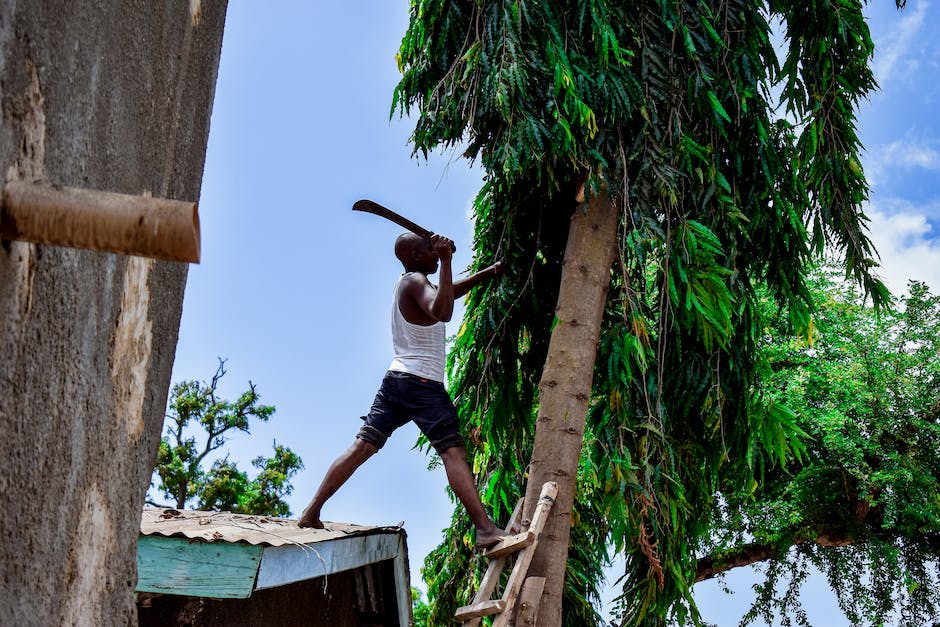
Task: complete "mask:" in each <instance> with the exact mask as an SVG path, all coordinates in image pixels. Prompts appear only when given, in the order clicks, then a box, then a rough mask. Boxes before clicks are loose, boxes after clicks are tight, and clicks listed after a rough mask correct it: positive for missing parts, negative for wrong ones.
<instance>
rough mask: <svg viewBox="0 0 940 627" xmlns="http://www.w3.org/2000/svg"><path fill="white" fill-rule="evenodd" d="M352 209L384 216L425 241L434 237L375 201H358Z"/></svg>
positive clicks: (429, 232)
mask: <svg viewBox="0 0 940 627" xmlns="http://www.w3.org/2000/svg"><path fill="white" fill-rule="evenodd" d="M352 208H353V211H363V212H365V213H371V214H374V215H377V216H382V217H383V218H385V219H386V220H390V221H392V222H394V223H395V224H397V225H398V226H400V227H403V228H406V229H408V230H409V231H411V232H412V233H414V234H415V235H420V236H421V237H423V238H425V239H429V238H430V237H431V236H432V235H434V233H433V232H432V231H429V230H427V229H426V228H424V227H423V226H420V225H418V224H415V223H414V222H412V221H411V220H409V219H408V218H406V217H404V216H401V215H399V214H397V213H395V212H394V211H392V210H391V209H388V208H387V207H383V206H382V205H380V204H379V203H377V202H375V201H374V200H367V199H362V200H357V201H356V202H354V203H353V206H352ZM451 248H452V249H453V250H454V251H455V252H456V250H457V247H456V246H452V247H451Z"/></svg>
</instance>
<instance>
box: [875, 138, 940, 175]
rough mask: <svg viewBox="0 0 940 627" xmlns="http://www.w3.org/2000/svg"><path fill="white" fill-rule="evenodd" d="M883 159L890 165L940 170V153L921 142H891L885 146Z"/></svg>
mask: <svg viewBox="0 0 940 627" xmlns="http://www.w3.org/2000/svg"><path fill="white" fill-rule="evenodd" d="M883 158H884V161H885V162H887V164H890V165H902V166H917V167H921V168H925V169H927V170H940V152H938V151H937V150H936V149H935V148H933V147H931V146H928V145H927V144H926V143H923V142H908V141H905V140H903V139H899V140H897V141H893V142H891V143H890V144H888V145H887V146H885V148H884V154H883Z"/></svg>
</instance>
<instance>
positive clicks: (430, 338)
mask: <svg viewBox="0 0 940 627" xmlns="http://www.w3.org/2000/svg"><path fill="white" fill-rule="evenodd" d="M405 276H406V275H404V274H403V275H401V278H400V279H398V283H396V284H395V291H394V293H393V295H392V345H393V346H394V348H395V358H394V359H393V360H392V364H391V365H390V366H389V367H388V369H389V370H394V371H396V372H407V373H410V374H413V375H416V376H419V377H423V378H425V379H431V380H432V381H440V382H442V383H443V382H444V363H445V357H444V323H443V322H435V323H434V324H431V325H428V326H424V325H421V324H414V323H412V322H408V321H407V320H405V317H404V316H403V315H402V314H401V309H399V307H398V288H399V287H401V282H402V280H403V279H404V278H405Z"/></svg>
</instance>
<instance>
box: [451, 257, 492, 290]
mask: <svg viewBox="0 0 940 627" xmlns="http://www.w3.org/2000/svg"><path fill="white" fill-rule="evenodd" d="M502 273H503V262H502V261H497V262H496V263H494V264H493V265H491V266H490V267H488V268H484V269H483V270H480V271H479V272H474V273H473V274H471V275H470V276H468V277H466V278H464V279H460V280H459V281H454V298H460V297H461V296H463V295H464V294H466V293H467V292H469V291H470V290H472V289H473V288H474V287H476V286H477V285H479V284H480V283H482V282H483V281H486V280H488V279H493V278H496V277H498V276H499V275H500V274H502Z"/></svg>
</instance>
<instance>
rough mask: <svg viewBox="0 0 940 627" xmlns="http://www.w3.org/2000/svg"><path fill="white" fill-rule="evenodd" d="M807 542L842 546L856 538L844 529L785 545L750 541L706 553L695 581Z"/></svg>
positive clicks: (774, 556)
mask: <svg viewBox="0 0 940 627" xmlns="http://www.w3.org/2000/svg"><path fill="white" fill-rule="evenodd" d="M805 542H814V543H815V544H818V545H819V546H826V547H840V546H848V545H850V544H854V543H855V538H852V537H850V536H848V535H846V534H845V533H844V532H843V531H826V532H823V533H821V534H819V535H818V536H816V538H814V539H798V540H794V541H793V543H791V544H789V545H787V546H783V547H781V546H779V545H774V544H764V543H761V542H750V543H748V544H743V545H741V546H740V547H737V548H735V549H731V550H729V551H723V552H720V553H716V554H712V555H706V556H705V557H703V558H701V559H699V560H698V563H697V565H696V567H695V581H696V583H698V582H699V581H705V580H706V579H711V578H712V577H715V576H716V575H720V574H721V573H723V572H726V571H729V570H731V569H732V568H738V567H740V566H750V565H751V564H756V563H757V562H763V561H766V560H769V559H779V558H781V557H783V556H784V555H785V554H786V552H787V551H788V550H790V548H791V547H794V546H797V545H798V544H803V543H805Z"/></svg>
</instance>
